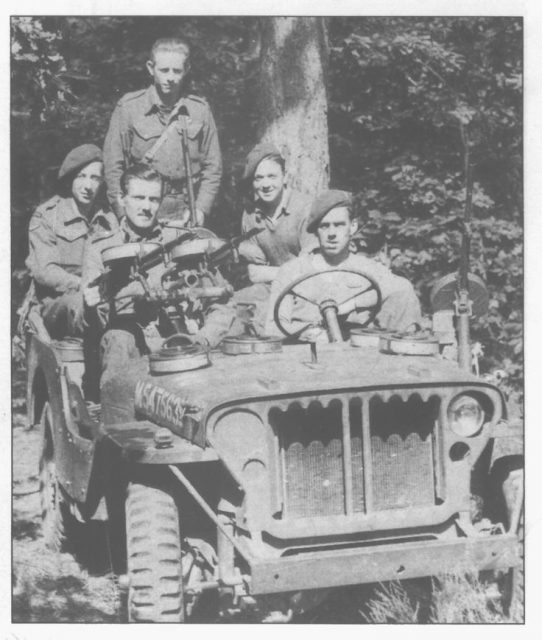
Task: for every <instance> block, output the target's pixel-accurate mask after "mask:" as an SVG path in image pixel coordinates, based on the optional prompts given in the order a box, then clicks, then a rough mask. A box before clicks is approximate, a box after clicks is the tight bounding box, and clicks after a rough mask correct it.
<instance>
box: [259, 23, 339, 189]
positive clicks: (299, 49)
mask: <svg viewBox="0 0 542 640" xmlns="http://www.w3.org/2000/svg"><path fill="white" fill-rule="evenodd" d="M261 45H262V48H261V59H260V63H261V64H260V71H261V76H260V91H259V105H258V106H259V113H260V124H259V134H260V140H262V141H266V142H272V143H273V144H275V145H276V146H277V147H278V148H279V149H280V150H281V152H282V154H283V156H284V157H285V159H286V169H287V173H288V184H289V185H290V186H292V187H293V188H295V189H298V190H299V191H302V192H304V193H311V194H316V193H318V192H319V191H321V190H323V189H325V188H327V186H328V182H329V145H328V128H327V96H326V83H325V67H326V61H327V35H326V28H325V22H324V18H308V17H299V18H262V20H261Z"/></svg>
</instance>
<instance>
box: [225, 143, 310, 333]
mask: <svg viewBox="0 0 542 640" xmlns="http://www.w3.org/2000/svg"><path fill="white" fill-rule="evenodd" d="M243 186H244V188H245V191H246V194H247V196H248V206H247V207H246V208H245V210H244V212H243V216H242V220H241V228H242V232H243V233H247V232H250V231H252V230H258V231H259V233H258V234H257V235H254V236H252V237H251V238H250V239H249V240H245V241H244V242H242V243H241V245H240V246H239V254H240V256H242V258H244V259H245V260H246V262H248V278H249V280H250V282H252V286H248V287H245V288H244V289H242V290H240V291H237V292H236V293H235V296H234V300H233V302H232V304H236V303H245V304H246V303H252V304H254V305H255V312H254V319H253V321H254V325H255V327H256V328H257V329H258V330H259V331H260V332H263V329H264V322H265V310H266V308H267V301H268V298H269V294H270V292H271V282H272V281H273V280H274V278H275V277H276V275H277V273H278V270H279V267H280V266H281V265H282V264H284V263H285V262H287V261H288V260H291V259H292V258H294V257H295V256H297V255H299V253H300V251H301V250H302V249H303V248H305V247H307V246H309V245H312V244H314V237H312V236H311V235H310V234H309V233H307V229H306V225H307V218H308V215H309V212H310V206H311V203H312V200H313V198H312V197H311V196H309V195H307V194H303V193H300V192H299V191H296V190H294V189H292V188H290V187H288V185H287V177H286V169H285V161H284V158H283V157H282V155H281V153H280V151H279V150H278V148H277V147H276V146H275V145H273V144H271V143H268V142H262V143H260V144H257V145H256V146H255V147H254V148H253V149H252V151H251V152H250V153H249V154H248V156H247V159H246V164H245V169H244V173H243Z"/></svg>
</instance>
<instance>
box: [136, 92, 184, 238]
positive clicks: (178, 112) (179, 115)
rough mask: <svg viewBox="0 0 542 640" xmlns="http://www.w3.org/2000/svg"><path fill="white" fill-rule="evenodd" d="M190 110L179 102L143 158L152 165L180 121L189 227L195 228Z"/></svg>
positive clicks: (181, 101)
mask: <svg viewBox="0 0 542 640" xmlns="http://www.w3.org/2000/svg"><path fill="white" fill-rule="evenodd" d="M188 115H189V114H188V109H187V108H186V105H185V104H184V103H183V99H182V98H181V100H179V102H177V104H176V105H175V107H173V111H172V112H171V114H170V116H169V121H168V123H167V125H166V128H165V129H164V130H163V131H162V133H161V134H160V137H159V138H158V140H157V141H156V142H155V143H154V144H153V146H152V147H151V148H150V149H149V150H148V151H147V152H146V153H145V155H144V156H143V161H144V162H146V163H147V164H149V165H150V164H152V162H153V160H154V156H155V155H156V154H157V152H158V150H159V149H160V147H161V146H162V145H163V144H164V142H165V141H166V140H167V137H168V135H169V131H170V129H171V127H172V126H173V124H174V123H175V121H176V120H178V122H179V124H180V125H181V146H182V150H183V164H184V171H185V175H186V189H187V193H188V209H189V211H190V218H189V219H188V224H187V226H188V227H194V226H195V225H196V200H195V197H194V184H193V181H192V164H191V162H190V153H189V151H188V126H187V118H188Z"/></svg>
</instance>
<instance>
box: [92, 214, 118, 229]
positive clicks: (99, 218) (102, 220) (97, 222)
mask: <svg viewBox="0 0 542 640" xmlns="http://www.w3.org/2000/svg"><path fill="white" fill-rule="evenodd" d="M116 221H117V216H116V215H115V214H114V213H113V212H111V211H104V210H103V209H99V210H98V211H97V212H96V213H95V214H94V215H93V216H92V218H91V220H90V226H91V227H95V226H100V227H102V228H103V229H105V230H106V231H113V229H114V228H115V227H116V226H118V225H115V222H116Z"/></svg>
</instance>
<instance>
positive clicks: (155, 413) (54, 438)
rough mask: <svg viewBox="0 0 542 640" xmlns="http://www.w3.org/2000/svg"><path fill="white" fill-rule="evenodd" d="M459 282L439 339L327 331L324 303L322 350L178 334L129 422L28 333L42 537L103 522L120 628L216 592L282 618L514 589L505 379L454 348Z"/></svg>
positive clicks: (66, 355)
mask: <svg viewBox="0 0 542 640" xmlns="http://www.w3.org/2000/svg"><path fill="white" fill-rule="evenodd" d="M362 275H363V274H362ZM452 281H453V282H456V280H454V279H453V278H452V280H450V279H449V278H448V279H446V280H445V282H443V283H441V284H440V285H439V286H438V287H437V291H436V294H435V296H434V297H433V299H434V302H435V303H436V307H437V309H436V315H435V318H438V321H436V322H435V323H434V326H435V328H436V329H440V331H437V332H436V333H433V334H428V333H426V334H423V335H418V334H413V335H392V334H389V333H385V332H382V331H379V330H377V329H370V328H360V327H353V328H352V327H350V328H349V331H347V330H346V329H345V328H344V327H342V328H340V331H339V333H337V330H336V327H337V322H336V320H337V319H336V313H335V311H336V304H335V305H334V301H330V300H326V301H318V304H319V305H320V306H321V309H322V315H323V318H324V320H323V322H324V326H326V327H327V329H328V333H329V338H330V342H329V344H307V343H300V342H299V341H296V340H295V336H293V337H290V338H289V339H286V340H284V343H283V342H282V341H281V340H280V339H274V338H269V337H261V336H258V335H254V333H253V332H247V334H243V335H240V336H238V337H234V338H230V339H226V340H225V341H224V342H223V344H222V345H221V347H220V348H219V349H216V350H213V351H211V352H206V351H205V350H203V349H201V348H197V347H196V346H195V345H193V344H189V345H187V344H183V342H182V340H177V341H176V340H175V339H172V340H170V341H169V343H168V344H167V345H166V347H165V348H162V350H161V351H160V352H158V353H156V354H151V356H150V357H149V359H148V367H149V370H148V373H146V374H145V375H142V376H141V378H140V379H139V380H138V381H137V385H136V388H135V409H136V419H135V420H134V421H132V422H129V423H125V424H120V425H119V424H115V425H108V424H104V423H103V421H102V420H101V419H100V406H99V404H98V405H97V404H92V403H89V402H87V401H86V400H85V397H84V394H83V391H82V386H81V379H82V374H83V367H84V366H83V356H82V350H81V345H80V344H78V343H77V342H73V341H63V342H60V343H55V342H54V341H51V340H49V339H48V338H47V336H45V335H43V333H41V334H40V333H39V332H31V333H29V335H28V344H27V347H28V348H27V371H28V404H27V406H28V410H29V420H30V423H31V424H35V425H37V424H40V425H41V427H42V429H43V447H42V457H41V467H40V468H41V491H42V505H43V512H44V532H45V536H46V538H47V541H48V543H49V545H50V546H52V547H55V548H59V547H60V545H61V544H62V542H63V540H64V539H65V538H66V536H67V535H69V532H70V530H72V525H73V523H74V522H76V523H77V524H78V526H79V527H81V526H84V525H85V523H89V522H91V521H92V520H93V519H101V520H105V521H107V523H108V524H107V531H108V532H109V533H108V537H109V543H110V544H111V548H112V549H113V551H114V555H115V557H116V559H117V560H116V565H115V568H116V570H117V571H118V573H119V584H120V585H121V586H122V587H124V588H125V589H126V590H127V593H128V597H127V601H128V607H127V608H128V618H129V620H130V621H142V622H183V621H185V620H188V619H190V616H191V615H192V614H193V613H194V611H195V610H196V609H197V607H198V605H199V604H200V603H201V601H204V599H205V598H209V595H210V594H213V593H214V594H218V597H216V596H215V601H216V604H217V606H218V609H219V613H220V614H221V615H230V614H234V613H235V612H238V611H242V610H246V611H252V612H255V614H256V615H257V616H259V617H258V619H260V620H289V619H290V618H291V617H292V615H293V614H295V613H296V612H299V611H302V610H304V609H307V608H310V607H311V606H316V604H317V603H318V602H320V601H321V599H322V598H323V597H324V596H325V595H326V594H327V593H328V592H329V590H331V589H334V588H337V587H342V586H346V585H359V584H363V583H374V582H382V581H389V580H396V579H406V578H415V577H422V576H432V575H436V574H442V573H446V572H455V571H479V572H481V571H489V572H497V574H498V575H501V576H502V577H503V584H504V585H506V588H507V590H508V592H510V593H512V592H514V593H517V591H518V589H513V588H512V587H513V586H514V584H516V586H517V583H518V581H519V580H520V579H521V574H520V570H521V563H522V558H521V551H520V541H521V528H522V501H523V494H522V480H521V476H518V472H517V469H518V468H519V465H520V458H521V455H522V447H521V446H519V448H516V450H515V451H512V450H511V449H510V448H509V447H506V446H502V444H503V443H506V442H508V440H509V437H510V436H514V435H517V431H516V430H515V429H514V428H513V424H512V423H511V422H510V420H509V415H508V412H507V407H506V404H505V400H504V397H503V394H502V393H501V391H500V390H499V388H498V386H496V385H495V384H493V383H492V382H490V381H488V380H484V379H483V378H481V377H479V376H477V375H475V374H474V373H472V372H471V367H470V365H469V366H467V367H465V366H458V364H457V362H456V360H454V359H453V354H452V356H450V353H449V350H450V348H451V349H452V352H453V350H454V348H455V347H454V340H455V338H454V337H453V335H452V337H450V333H451V334H453V333H454V330H453V318H451V316H453V315H454V312H453V300H452V299H453V296H451V295H450V291H451V290H453V286H451V284H450V283H451V282H452ZM472 282H474V281H472ZM478 285H479V283H478ZM478 285H477V286H478ZM454 286H455V285H454ZM472 286H473V287H475V284H473V285H472ZM477 291H478V293H480V289H479V288H478V289H477ZM292 292H293V294H294V295H295V283H294V286H292V287H290V288H289V291H285V292H284V295H283V296H281V297H280V299H279V301H278V303H279V304H280V302H281V301H282V300H283V299H284V298H285V297H286V296H288V295H291V294H292ZM473 297H474V298H476V296H473ZM482 297H483V296H482ZM478 298H479V296H478ZM335 302H338V301H335ZM439 314H440V315H439ZM443 317H444V318H448V321H447V322H446V321H444V322H443V321H442V318H443ZM450 318H451V319H450ZM443 326H444V327H445V329H446V327H447V330H443V328H442V327H443ZM450 327H451V330H450ZM446 349H448V351H446ZM499 452H500V453H499Z"/></svg>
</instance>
